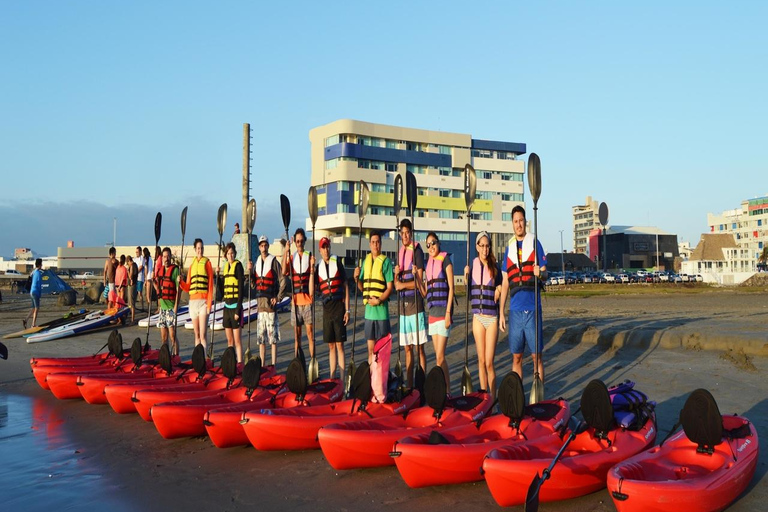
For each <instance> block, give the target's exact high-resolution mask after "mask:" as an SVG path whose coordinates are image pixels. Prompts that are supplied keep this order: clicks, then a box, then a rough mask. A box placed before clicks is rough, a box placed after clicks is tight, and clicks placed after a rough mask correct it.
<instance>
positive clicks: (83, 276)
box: [75, 272, 96, 279]
mask: <svg viewBox="0 0 768 512" xmlns="http://www.w3.org/2000/svg"><path fill="white" fill-rule="evenodd" d="M75 279H96V276H95V275H93V272H83V273H82V274H75Z"/></svg>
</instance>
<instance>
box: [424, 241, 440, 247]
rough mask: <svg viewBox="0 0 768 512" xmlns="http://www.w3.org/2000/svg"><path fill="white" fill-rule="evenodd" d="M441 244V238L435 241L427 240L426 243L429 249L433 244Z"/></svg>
mask: <svg viewBox="0 0 768 512" xmlns="http://www.w3.org/2000/svg"><path fill="white" fill-rule="evenodd" d="M439 244H440V240H435V241H434V242H427V244H426V245H427V249H429V248H430V247H432V246H433V245H439Z"/></svg>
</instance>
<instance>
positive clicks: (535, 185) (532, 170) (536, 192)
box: [528, 153, 541, 204]
mask: <svg viewBox="0 0 768 512" xmlns="http://www.w3.org/2000/svg"><path fill="white" fill-rule="evenodd" d="M528 188H529V189H530V191H531V198H532V199H533V204H536V203H537V202H538V200H539V196H541V160H539V155H537V154H536V153H531V156H529V157H528Z"/></svg>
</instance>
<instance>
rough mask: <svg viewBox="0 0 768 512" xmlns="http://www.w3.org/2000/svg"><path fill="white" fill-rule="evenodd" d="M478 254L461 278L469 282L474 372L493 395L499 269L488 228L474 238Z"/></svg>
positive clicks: (481, 384) (499, 286)
mask: <svg viewBox="0 0 768 512" xmlns="http://www.w3.org/2000/svg"><path fill="white" fill-rule="evenodd" d="M475 246H476V248H477V257H476V258H475V259H474V260H472V267H471V268H470V267H469V266H467V267H465V268H464V282H465V283H469V294H468V300H469V301H470V305H471V308H472V334H473V336H474V338H475V348H476V349H477V373H478V376H479V378H480V388H481V389H485V390H488V392H489V393H490V394H491V396H496V370H495V368H494V367H493V360H494V358H495V357H496V341H497V339H498V336H499V297H500V296H501V272H500V271H499V268H498V266H497V264H496V258H495V257H494V255H493V247H492V246H491V237H490V235H488V232H486V231H481V232H480V233H478V235H477V238H476V239H475Z"/></svg>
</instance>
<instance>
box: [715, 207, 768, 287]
mask: <svg viewBox="0 0 768 512" xmlns="http://www.w3.org/2000/svg"><path fill="white" fill-rule="evenodd" d="M707 225H708V226H709V232H710V233H715V234H730V235H733V238H734V239H735V241H736V245H737V246H738V250H736V251H734V252H732V253H731V256H732V258H733V259H732V261H729V262H728V266H729V267H730V270H731V271H733V272H752V271H755V270H756V268H757V260H758V259H759V258H760V255H761V253H762V252H763V247H765V245H766V243H768V196H763V197H758V198H756V199H749V200H745V201H742V202H741V208H736V209H733V210H726V211H724V212H722V213H721V214H719V215H715V214H712V213H708V214H707Z"/></svg>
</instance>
